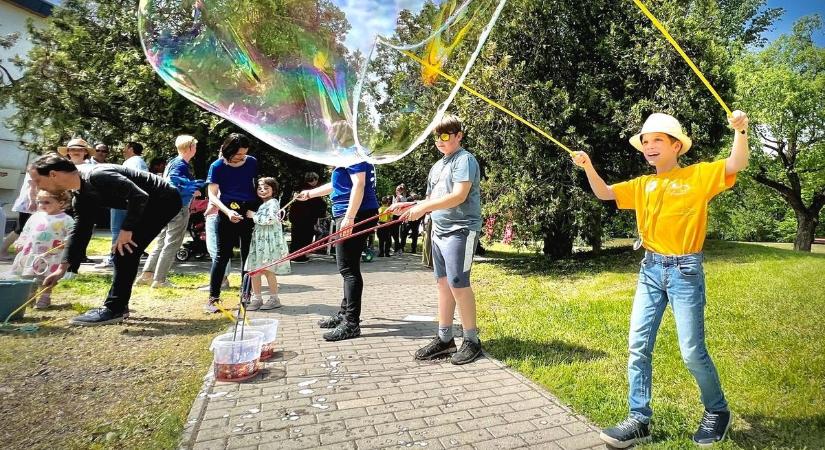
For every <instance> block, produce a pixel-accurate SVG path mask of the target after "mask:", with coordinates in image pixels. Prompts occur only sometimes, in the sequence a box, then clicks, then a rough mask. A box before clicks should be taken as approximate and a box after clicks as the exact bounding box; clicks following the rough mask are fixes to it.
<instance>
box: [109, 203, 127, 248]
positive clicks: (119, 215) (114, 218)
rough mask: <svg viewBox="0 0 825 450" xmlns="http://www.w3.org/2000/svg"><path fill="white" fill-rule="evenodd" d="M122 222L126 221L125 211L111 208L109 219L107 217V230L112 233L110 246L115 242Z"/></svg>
mask: <svg viewBox="0 0 825 450" xmlns="http://www.w3.org/2000/svg"><path fill="white" fill-rule="evenodd" d="M124 220H126V210H125V209H114V208H112V212H111V217H109V228H110V231H111V232H112V244H114V243H115V241H117V236H118V235H119V234H120V226H121V225H123V221H124Z"/></svg>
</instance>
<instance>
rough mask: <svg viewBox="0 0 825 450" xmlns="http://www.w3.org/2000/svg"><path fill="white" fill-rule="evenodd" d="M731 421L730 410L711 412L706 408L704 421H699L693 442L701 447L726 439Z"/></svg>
mask: <svg viewBox="0 0 825 450" xmlns="http://www.w3.org/2000/svg"><path fill="white" fill-rule="evenodd" d="M731 422H733V421H732V420H731V417H730V411H716V412H710V411H707V410H705V415H704V416H702V421H701V422H699V429H698V430H696V434H694V435H693V442H695V443H696V445H698V446H699V447H710V446H711V445H713V444H715V443H717V442H720V441H722V440H724V439H725V435H727V434H728V429H729V428H730V424H731Z"/></svg>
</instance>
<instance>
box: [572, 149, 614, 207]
mask: <svg viewBox="0 0 825 450" xmlns="http://www.w3.org/2000/svg"><path fill="white" fill-rule="evenodd" d="M573 164H575V165H577V166H579V167H581V168H582V169H584V173H585V174H586V175H587V182H588V183H590V189H592V190H593V193H594V194H596V197H598V198H599V200H616V194H615V193H613V189H611V188H610V186H609V185H608V184H607V183H605V182H604V180H603V179H602V177H601V176H599V173H598V172H596V169H595V168H594V167H593V163H591V162H590V156H588V155H587V153H585V152H576V153H575V154H574V155H573Z"/></svg>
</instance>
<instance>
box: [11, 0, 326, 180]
mask: <svg viewBox="0 0 825 450" xmlns="http://www.w3.org/2000/svg"><path fill="white" fill-rule="evenodd" d="M259 3H260V2H259ZM137 6H138V1H137V0H98V1H82V0H68V1H65V2H63V4H62V6H61V7H56V8H55V9H54V14H53V15H52V16H51V17H50V18H49V19H48V20H47V26H45V27H43V28H35V27H34V26H33V25H32V24H29V27H28V33H29V36H30V39H31V40H32V42H33V44H34V47H33V49H32V50H31V51H30V52H29V54H28V55H26V57H25V58H22V57H20V58H17V59H16V60H15V64H16V65H17V66H18V67H20V68H21V69H23V70H24V75H23V76H22V78H20V79H19V80H16V82H15V83H14V85H13V86H11V87H9V89H5V90H2V91H0V104H6V103H8V102H13V103H14V104H15V106H16V108H17V113H16V114H15V115H14V116H13V117H12V119H11V121H10V125H11V127H12V129H13V130H14V131H15V132H16V133H17V134H18V135H20V136H33V137H34V138H33V139H31V140H29V142H28V143H27V144H26V145H27V146H28V147H29V149H30V150H33V151H36V152H43V151H49V150H54V149H55V148H56V147H57V146H58V145H63V143H65V142H66V141H67V140H68V139H69V138H71V137H74V136H82V137H85V138H86V139H87V140H88V141H90V142H105V143H108V144H110V146H115V147H116V144H118V143H124V142H126V141H139V142H142V143H143V144H144V146H145V148H146V149H147V151H146V154H147V156H148V157H151V156H161V157H170V156H172V155H173V154H174V153H175V149H174V145H173V143H174V140H175V136H176V135H178V134H183V133H187V134H192V135H194V136H195V137H196V138H198V140H199V151H198V154H197V155H196V156H195V159H194V160H193V165H194V167H195V170H196V173H197V174H198V176H200V177H203V176H205V175H206V168H207V166H208V164H209V162H211V161H212V160H214V159H215V157H216V156H217V152H216V149H217V148H218V147H219V145H220V142H222V141H223V139H224V138H225V137H226V135H228V134H229V133H231V132H234V131H243V130H241V129H239V128H238V127H236V126H235V125H234V124H232V123H231V122H229V121H226V120H224V119H222V118H220V117H217V116H214V115H212V114H210V113H208V112H206V111H204V110H202V109H200V108H199V107H197V106H196V105H195V104H193V103H192V102H190V101H189V100H187V99H185V98H184V97H183V96H181V95H179V94H178V93H177V92H175V91H174V90H173V89H171V88H170V87H169V86H167V85H166V84H164V83H163V81H162V80H161V79H160V77H158V76H157V75H156V74H155V72H154V70H153V69H152V67H151V66H150V65H149V64H148V63H147V61H146V58H145V56H144V53H143V50H142V48H141V43H140V38H139V35H138V29H137V17H136V14H135V11H136V10H137ZM338 26H342V25H341V24H340V23H339V24H338ZM1 44H2V42H0V45H1ZM253 152H254V154H256V155H257V156H258V157H259V159H260V160H261V173H262V174H267V175H275V176H276V178H278V179H279V180H280V181H281V183H282V184H285V186H284V187H283V190H285V191H289V190H290V188H291V186H298V185H299V184H300V182H301V181H302V180H303V177H302V175H303V172H304V171H307V170H314V171H316V172H322V170H321V167H320V166H319V165H317V164H313V163H308V162H306V161H303V160H300V159H298V158H294V157H291V156H288V155H285V154H283V153H281V152H279V151H276V150H275V149H274V148H272V147H270V146H269V145H267V144H266V143H263V142H260V141H257V140H255V139H253Z"/></svg>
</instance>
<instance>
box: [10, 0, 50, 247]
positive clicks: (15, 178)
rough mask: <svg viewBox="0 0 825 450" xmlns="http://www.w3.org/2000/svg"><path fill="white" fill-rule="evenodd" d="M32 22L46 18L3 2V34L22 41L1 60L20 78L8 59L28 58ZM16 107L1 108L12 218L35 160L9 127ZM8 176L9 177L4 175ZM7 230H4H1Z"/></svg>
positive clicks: (40, 24)
mask: <svg viewBox="0 0 825 450" xmlns="http://www.w3.org/2000/svg"><path fill="white" fill-rule="evenodd" d="M29 19H31V20H32V21H34V24H35V26H43V25H44V24H45V23H46V19H45V18H44V17H41V16H39V15H37V14H35V13H33V12H31V11H30V10H27V9H24V8H22V7H20V6H18V5H17V4H16V3H13V2H9V1H5V0H0V35H4V36H5V35H7V34H10V33H15V32H17V33H20V38H19V39H18V40H17V43H16V44H15V45H14V47H12V48H10V49H4V48H0V61H2V62H1V63H2V65H3V67H5V68H6V69H7V70H8V71H9V72H10V73H11V75H12V77H13V78H19V77H20V75H21V73H20V70H19V69H18V68H17V67H15V66H14V65H12V64H11V63H10V62H9V61H8V60H9V58H12V57H13V56H15V55H20V56H24V55H26V54H27V53H28V51H29V50H30V49H31V48H32V43H31V42H30V41H29V39H28V34H27V33H26V26H27V25H26V23H27V21H28V20H29ZM15 111H16V109H15V107H14V105H9V106H7V107H6V108H3V109H0V204H3V209H4V211H5V212H6V216H7V217H8V218H10V219H11V218H15V217H17V213H12V212H11V205H12V203H13V202H14V199H15V198H17V193H18V191H19V189H20V186H21V184H22V183H23V176H24V173H25V172H24V171H25V168H26V165H27V164H28V162H29V161H30V160H31V159H32V158H33V157H34V155H33V154H31V155H30V154H29V152H27V151H26V150H24V149H23V148H22V146H21V145H20V138H19V137H18V136H17V135H16V134H15V133H14V132H13V131H12V130H10V129H8V128H7V126H6V120H7V119H8V118H9V117H11V116H12V115H13V114H14V113H15ZM3 174H5V175H3ZM0 231H3V230H0Z"/></svg>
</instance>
